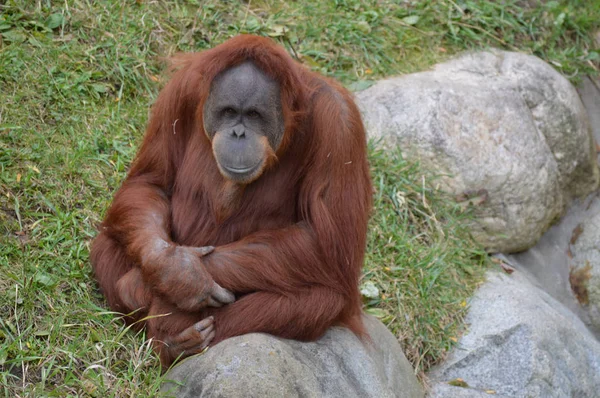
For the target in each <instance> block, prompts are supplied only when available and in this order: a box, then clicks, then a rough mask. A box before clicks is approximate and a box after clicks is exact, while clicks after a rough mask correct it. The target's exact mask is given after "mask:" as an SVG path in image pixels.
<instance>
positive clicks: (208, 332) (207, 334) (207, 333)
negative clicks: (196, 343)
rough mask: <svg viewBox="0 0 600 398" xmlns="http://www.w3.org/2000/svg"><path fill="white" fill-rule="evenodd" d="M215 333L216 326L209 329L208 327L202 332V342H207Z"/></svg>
mask: <svg viewBox="0 0 600 398" xmlns="http://www.w3.org/2000/svg"><path fill="white" fill-rule="evenodd" d="M214 331H215V326H214V325H210V326H209V327H207V328H206V329H204V330H203V331H201V332H200V336H201V337H202V341H206V339H208V338H209V337H210V335H211V333H213V334H214Z"/></svg>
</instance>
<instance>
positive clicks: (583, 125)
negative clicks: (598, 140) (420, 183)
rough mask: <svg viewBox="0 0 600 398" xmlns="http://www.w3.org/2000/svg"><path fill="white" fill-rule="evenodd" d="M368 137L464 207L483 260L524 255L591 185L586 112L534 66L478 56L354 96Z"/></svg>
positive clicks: (532, 61) (567, 88)
mask: <svg viewBox="0 0 600 398" xmlns="http://www.w3.org/2000/svg"><path fill="white" fill-rule="evenodd" d="M357 100H358V103H359V106H360V108H361V110H362V113H363V118H364V121H365V124H366V126H367V130H368V132H369V135H370V136H371V137H373V138H375V139H380V140H382V144H383V145H386V146H399V147H400V148H401V149H402V151H403V154H404V156H406V157H407V158H409V159H412V160H417V161H419V162H420V164H421V166H422V167H423V168H424V169H426V170H428V171H429V172H430V173H433V174H435V175H439V176H440V177H439V179H438V182H439V183H440V187H441V188H442V189H444V190H446V191H448V192H450V193H451V194H455V195H457V196H458V197H462V198H463V199H462V200H468V198H469V197H470V196H472V195H473V194H474V193H476V192H479V194H478V195H476V196H478V199H477V200H480V201H483V203H481V204H480V205H479V206H478V207H477V223H476V225H474V226H473V235H474V237H475V238H476V239H477V240H478V241H479V242H480V243H481V244H483V246H484V247H486V248H487V249H488V250H489V251H490V252H497V251H502V252H516V251H521V250H525V249H527V248H529V247H531V246H532V245H533V244H535V242H536V241H537V240H538V239H539V237H540V236H541V235H542V233H543V232H544V231H545V230H546V229H547V228H548V227H549V226H550V225H551V223H552V222H553V221H554V220H555V219H556V218H557V217H559V216H560V215H561V214H562V213H563V211H564V209H565V206H566V204H567V203H568V202H569V201H570V200H571V199H572V198H573V197H576V196H580V195H584V194H587V193H589V192H591V191H593V190H594V189H595V188H596V187H597V186H598V181H599V171H598V166H597V164H596V161H595V159H596V155H595V148H594V145H592V139H591V136H590V126H589V122H588V119H587V115H586V111H585V108H584V107H583V105H582V103H581V100H580V99H579V96H578V95H577V92H576V90H575V89H574V88H573V87H572V86H571V84H570V83H569V82H568V81H567V80H566V79H565V78H564V77H562V76H561V75H560V74H559V73H558V72H556V71H555V70H554V69H552V68H551V67H550V66H549V65H548V64H546V63H544V62H543V61H541V60H540V59H538V58H536V57H533V56H529V55H525V54H520V53H511V52H500V51H494V52H480V53H473V54H468V55H465V56H462V57H460V58H458V59H456V60H453V61H450V62H448V63H445V64H440V65H437V66H436V67H435V69H434V70H432V71H429V72H422V73H416V74H412V75H406V76H401V77H398V78H393V79H388V80H383V81H380V82H378V83H377V84H375V85H374V86H372V87H370V88H368V89H367V90H364V91H361V92H359V93H357Z"/></svg>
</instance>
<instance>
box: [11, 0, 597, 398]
mask: <svg viewBox="0 0 600 398" xmlns="http://www.w3.org/2000/svg"><path fill="white" fill-rule="evenodd" d="M497 3H500V2H495V1H459V0H447V1H416V0H415V1H404V2H392V1H375V0H371V1H352V0H347V1H344V0H328V1H321V2H311V1H308V0H298V1H294V2H274V1H257V0H255V1H249V2H236V1H216V0H208V1H194V0H189V1H178V2H174V1H144V0H138V1H135V2H134V1H129V2H122V1H117V0H110V1H103V2H90V1H87V0H68V1H43V0H40V1H36V2H32V1H26V0H22V1H16V0H7V1H0V38H1V39H0V93H1V96H2V97H1V101H0V385H1V386H3V387H4V388H2V389H0V395H4V396H6V397H13V396H75V395H89V396H104V395H110V396H155V395H156V394H157V391H158V386H159V384H160V381H161V379H160V372H159V368H158V365H157V360H156V358H155V356H154V354H153V353H152V352H151V350H150V349H149V347H148V344H147V343H146V342H145V339H144V336H143V335H141V334H135V333H133V332H129V331H127V330H126V329H125V328H124V327H123V325H122V324H121V322H120V321H118V320H116V319H115V317H114V316H113V314H110V313H108V312H107V311H106V310H105V309H104V308H105V304H104V301H103V300H102V298H101V296H100V295H99V294H98V293H97V291H96V287H95V284H94V282H93V281H92V279H91V275H90V266H89V263H88V245H89V242H90V240H91V239H92V237H93V236H94V234H95V226H96V225H97V223H98V222H99V220H100V219H101V218H102V215H103V213H104V211H105V209H106V207H107V205H108V203H109V201H110V199H111V196H112V193H113V192H114V190H115V189H116V188H117V187H118V186H119V184H120V182H121V181H122V179H123V178H124V176H125V173H126V170H127V167H128V165H129V164H130V162H131V159H132V157H133V155H134V154H135V151H136V148H137V145H138V144H139V142H140V139H141V135H142V132H143V130H144V126H145V123H146V121H147V113H148V108H149V106H150V105H151V103H152V102H153V100H154V98H155V97H156V94H157V91H158V89H159V88H160V87H161V85H162V84H163V82H162V78H161V70H162V68H163V65H162V61H161V59H162V57H165V56H168V55H170V54H172V53H174V52H176V51H191V50H201V49H204V48H208V47H210V46H213V45H215V44H218V43H220V42H222V41H224V40H226V39H227V38H229V37H231V36H233V35H235V34H237V33H240V32H249V33H255V34H261V35H268V36H271V37H273V38H275V39H276V40H279V41H280V42H281V43H283V44H284V45H285V46H286V47H287V48H288V50H289V51H290V53H292V54H293V55H294V56H295V57H296V58H298V59H299V60H300V61H301V62H303V63H305V64H306V65H308V66H310V67H311V68H313V69H315V70H318V71H320V72H322V73H324V74H327V75H330V76H333V77H336V78H338V79H340V80H341V81H342V82H344V83H345V84H347V85H349V86H350V87H352V88H358V87H361V86H364V85H365V84H366V83H365V81H368V80H371V79H376V78H380V77H382V76H387V75H392V74H398V73H406V72H413V71H416V70H420V69H424V68H427V67H429V66H430V65H432V64H433V63H435V62H438V61H441V60H444V59H446V58H447V57H448V56H450V55H452V54H454V53H456V52H458V51H463V50H465V49H477V48H485V47H487V46H500V47H503V48H507V49H515V48H516V49H520V50H522V51H527V52H531V53H533V54H536V55H538V56H540V57H542V58H543V59H545V60H547V61H549V62H551V63H552V64H553V65H554V66H555V67H557V69H559V70H560V71H561V72H563V73H565V74H566V75H569V76H570V77H571V78H572V79H574V80H576V79H577V77H578V76H579V75H580V74H582V73H588V72H593V71H596V70H597V68H598V60H599V59H600V55H599V51H598V49H597V48H595V49H594V48H593V45H592V40H591V35H590V32H591V31H593V30H594V29H597V28H598V23H599V21H600V4H599V3H598V2H592V1H584V0H582V1H566V0H565V1H558V2H557V1H550V2H545V3H544V4H540V3H539V2H536V1H510V0H509V1H505V2H501V3H502V5H499V4H497ZM526 3H531V4H533V6H530V7H528V6H524V4H526ZM371 162H372V167H373V176H374V182H375V187H376V190H377V192H376V197H375V198H376V201H375V212H374V214H373V218H372V221H371V233H370V236H369V247H368V255H367V260H366V267H365V277H364V279H363V286H362V287H363V289H364V290H365V293H366V296H369V297H366V298H365V300H366V301H365V303H366V306H367V308H368V310H369V311H370V312H372V313H374V314H376V315H377V316H379V317H380V318H381V319H382V320H383V321H384V322H386V324H387V325H388V326H389V327H390V329H391V330H392V331H393V332H394V333H396V335H397V336H398V338H399V339H400V341H401V342H402V343H403V345H404V347H405V351H406V352H407V354H408V356H409V358H410V359H411V361H412V362H413V364H415V366H416V367H417V369H418V370H419V372H422V371H424V370H426V369H427V368H428V367H429V366H430V365H431V364H433V363H435V362H436V361H437V360H439V359H440V358H441V357H442V356H443V354H444V352H445V350H446V349H447V348H448V347H449V346H450V345H451V344H452V342H453V341H454V340H455V338H456V336H457V334H458V333H459V332H460V325H461V317H462V315H463V312H464V311H465V301H464V300H465V299H466V298H467V297H468V296H469V295H470V294H471V292H472V290H473V288H474V287H475V286H476V284H477V283H478V282H479V281H480V278H481V276H482V272H483V269H484V267H482V264H483V263H485V262H486V260H485V256H484V254H483V252H482V251H481V250H479V249H478V248H477V247H476V246H475V245H474V244H473V243H472V242H471V240H470V238H469V237H468V233H467V232H466V231H465V230H464V229H463V227H462V223H461V220H462V219H463V218H464V217H466V216H465V215H464V214H462V213H460V211H459V209H457V208H456V206H454V205H453V204H452V202H451V201H449V200H447V199H446V198H444V197H443V196H442V195H440V194H439V193H436V192H435V190H433V189H432V188H431V187H432V185H433V184H432V181H430V180H429V179H428V178H427V177H426V176H425V177H424V176H422V175H421V173H420V171H419V170H418V168H417V167H416V166H415V165H411V164H408V163H406V162H405V161H404V160H403V159H402V157H401V156H400V154H398V153H392V154H384V153H381V152H379V151H376V150H372V151H371Z"/></svg>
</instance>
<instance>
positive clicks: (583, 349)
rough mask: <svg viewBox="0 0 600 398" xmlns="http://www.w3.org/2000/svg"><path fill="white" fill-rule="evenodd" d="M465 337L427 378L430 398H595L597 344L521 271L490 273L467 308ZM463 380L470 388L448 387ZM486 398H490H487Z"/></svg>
mask: <svg viewBox="0 0 600 398" xmlns="http://www.w3.org/2000/svg"><path fill="white" fill-rule="evenodd" d="M466 321H467V324H469V325H470V326H469V331H468V333H467V334H465V335H464V336H463V337H462V338H461V339H460V341H459V344H458V346H457V347H456V348H455V349H453V350H452V351H451V353H450V355H449V357H448V359H447V360H446V361H445V362H444V363H443V364H442V365H440V366H439V367H438V368H436V369H434V370H433V371H432V372H431V373H430V377H431V379H432V381H433V384H432V390H431V392H430V394H429V396H430V397H436V398H440V397H444V398H446V397H448V398H450V397H452V398H454V397H469V398H471V397H472V398H476V397H483V396H486V395H487V393H486V391H489V392H490V393H491V392H492V391H493V392H494V393H495V395H493V396H508V397H540V398H541V397H543V398H553V397H557V398H558V397H595V396H597V394H598V391H600V343H599V342H598V341H597V340H596V339H595V338H594V336H593V335H592V334H591V333H590V332H589V331H588V330H587V329H586V327H585V325H584V324H583V323H582V322H581V320H580V319H579V318H577V317H576V316H575V315H574V314H573V313H572V312H570V311H569V310H568V309H566V308H565V307H564V306H562V305H561V304H560V303H559V302H557V301H556V300H554V299H553V298H552V297H550V296H549V295H548V294H547V293H545V292H543V291H542V290H540V289H538V288H537V287H535V286H534V285H532V284H531V283H530V282H529V281H528V279H527V278H526V277H525V275H524V274H523V273H521V272H519V271H516V272H514V273H513V274H512V275H510V276H508V275H506V274H503V273H499V272H497V271H491V272H490V273H489V274H488V281H487V282H486V283H485V284H483V285H482V286H481V287H480V288H479V289H478V291H477V292H476V294H475V296H474V297H473V298H472V300H471V303H470V310H469V313H468V315H467V319H466ZM458 378H460V379H462V380H464V382H465V383H466V384H467V385H468V387H462V388H461V387H454V386H449V385H448V382H449V381H452V380H456V379H458ZM488 396H489V395H488Z"/></svg>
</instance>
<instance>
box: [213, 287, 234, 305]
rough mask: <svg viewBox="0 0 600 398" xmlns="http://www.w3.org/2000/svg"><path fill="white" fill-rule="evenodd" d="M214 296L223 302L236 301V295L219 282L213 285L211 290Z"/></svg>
mask: <svg viewBox="0 0 600 398" xmlns="http://www.w3.org/2000/svg"><path fill="white" fill-rule="evenodd" d="M211 296H212V298H214V299H215V300H217V301H218V302H220V303H223V304H231V303H233V302H234V301H235V296H234V295H233V293H231V292H230V291H229V290H227V289H223V288H222V287H221V286H219V285H218V284H216V283H215V284H214V285H213V289H212V292H211Z"/></svg>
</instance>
